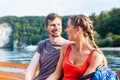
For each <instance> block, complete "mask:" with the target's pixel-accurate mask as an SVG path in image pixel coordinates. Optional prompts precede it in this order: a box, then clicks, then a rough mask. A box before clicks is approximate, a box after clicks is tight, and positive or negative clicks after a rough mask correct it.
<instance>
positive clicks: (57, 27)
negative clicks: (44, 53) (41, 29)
mask: <svg viewBox="0 0 120 80" xmlns="http://www.w3.org/2000/svg"><path fill="white" fill-rule="evenodd" d="M45 29H46V30H47V31H48V33H49V35H50V36H51V37H59V36H61V32H62V22H61V19H60V18H55V19H54V20H52V21H51V20H49V21H48V26H46V27H45Z"/></svg>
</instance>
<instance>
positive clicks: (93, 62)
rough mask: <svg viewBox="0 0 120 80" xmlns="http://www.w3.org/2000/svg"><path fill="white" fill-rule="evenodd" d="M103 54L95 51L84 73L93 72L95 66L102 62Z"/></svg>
mask: <svg viewBox="0 0 120 80" xmlns="http://www.w3.org/2000/svg"><path fill="white" fill-rule="evenodd" d="M103 60H104V59H103V55H102V54H101V53H98V52H95V53H94V55H93V58H92V59H91V61H90V65H89V67H88V69H87V71H86V72H85V74H84V75H87V74H90V73H92V72H95V70H96V68H97V67H98V66H99V65H100V64H102V63H103Z"/></svg>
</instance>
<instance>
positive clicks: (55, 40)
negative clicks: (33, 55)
mask: <svg viewBox="0 0 120 80" xmlns="http://www.w3.org/2000/svg"><path fill="white" fill-rule="evenodd" d="M62 40H63V38H62V37H61V36H59V37H50V41H51V43H52V44H53V45H61V43H62Z"/></svg>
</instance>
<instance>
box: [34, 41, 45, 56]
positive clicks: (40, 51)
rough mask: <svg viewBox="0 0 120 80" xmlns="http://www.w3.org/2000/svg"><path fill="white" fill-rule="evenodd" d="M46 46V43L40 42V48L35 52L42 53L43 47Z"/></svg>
mask: <svg viewBox="0 0 120 80" xmlns="http://www.w3.org/2000/svg"><path fill="white" fill-rule="evenodd" d="M43 44H44V42H43V41H40V42H39V43H38V46H37V48H36V50H35V52H38V53H40V54H41V53H42V50H43V46H44V45H43Z"/></svg>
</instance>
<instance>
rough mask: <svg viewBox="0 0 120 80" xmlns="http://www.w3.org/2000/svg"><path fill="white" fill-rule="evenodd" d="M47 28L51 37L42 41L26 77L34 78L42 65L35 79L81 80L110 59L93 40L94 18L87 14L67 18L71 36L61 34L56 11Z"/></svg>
mask: <svg viewBox="0 0 120 80" xmlns="http://www.w3.org/2000/svg"><path fill="white" fill-rule="evenodd" d="M44 23H45V30H47V32H48V34H49V37H50V38H48V39H45V40H43V41H40V42H39V44H38V47H37V49H36V51H35V54H34V56H33V58H32V60H31V62H30V65H29V66H28V69H27V72H26V76H25V80H32V79H33V76H34V71H35V69H36V67H37V65H38V64H39V69H40V71H39V74H38V75H37V76H36V78H34V80H59V79H60V78H61V76H63V77H62V80H78V79H79V78H80V77H82V76H83V75H87V74H89V73H92V72H94V71H95V70H96V68H97V66H98V65H100V64H102V63H104V64H105V65H107V61H106V58H105V56H104V55H103V53H102V52H101V51H100V50H99V48H98V46H97V45H96V43H95V41H94V35H93V24H92V21H91V20H90V19H89V18H88V17H86V16H85V15H82V14H80V15H74V16H71V17H70V18H69V19H68V24H67V27H66V29H65V31H66V32H67V34H68V39H69V41H67V40H66V39H64V38H62V37H61V32H62V19H61V17H60V16H59V15H58V14H56V13H51V14H49V15H47V16H46V18H45V21H44Z"/></svg>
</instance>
